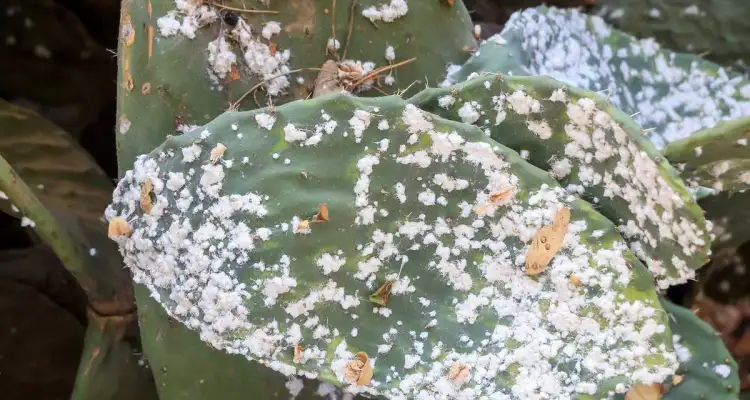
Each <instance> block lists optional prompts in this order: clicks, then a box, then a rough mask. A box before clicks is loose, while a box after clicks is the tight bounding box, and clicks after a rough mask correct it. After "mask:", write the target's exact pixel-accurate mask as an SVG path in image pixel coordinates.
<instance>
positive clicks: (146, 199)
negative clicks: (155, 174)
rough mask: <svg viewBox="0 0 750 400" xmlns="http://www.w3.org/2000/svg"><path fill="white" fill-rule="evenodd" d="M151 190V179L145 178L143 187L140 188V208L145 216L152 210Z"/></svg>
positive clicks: (152, 188)
mask: <svg viewBox="0 0 750 400" xmlns="http://www.w3.org/2000/svg"><path fill="white" fill-rule="evenodd" d="M153 190H154V184H153V183H152V182H151V179H149V178H146V180H145V181H144V182H143V185H142V186H141V198H140V203H141V208H142V209H143V211H145V212H146V214H150V213H151V210H152V209H153V208H154V201H153V199H152V198H151V195H152V194H153Z"/></svg>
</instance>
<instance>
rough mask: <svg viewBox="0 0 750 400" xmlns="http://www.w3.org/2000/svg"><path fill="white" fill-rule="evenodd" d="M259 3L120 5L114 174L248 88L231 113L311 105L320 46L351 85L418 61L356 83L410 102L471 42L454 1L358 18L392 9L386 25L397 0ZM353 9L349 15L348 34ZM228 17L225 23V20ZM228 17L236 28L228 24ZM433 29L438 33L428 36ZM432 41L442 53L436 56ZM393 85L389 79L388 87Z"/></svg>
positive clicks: (140, 1) (149, 0)
mask: <svg viewBox="0 0 750 400" xmlns="http://www.w3.org/2000/svg"><path fill="white" fill-rule="evenodd" d="M178 3H179V4H180V5H181V6H182V7H181V8H178V7H177V4H178ZM208 3H211V4H222V5H223V6H221V7H218V6H216V7H214V6H211V5H210V4H208ZM262 3H263V2H260V1H254V2H249V3H248V2H243V1H221V2H218V1H212V2H194V1H169V0H126V1H123V2H122V13H121V15H122V17H121V22H120V45H119V49H118V61H119V74H118V127H117V131H118V133H119V134H118V135H117V137H118V141H119V143H118V145H119V147H118V159H119V160H120V163H121V164H120V165H121V166H127V165H131V164H132V163H133V161H134V160H135V157H136V156H137V155H138V154H141V153H142V152H144V151H146V150H145V149H153V148H154V147H156V146H157V145H159V144H160V143H161V142H162V141H163V140H164V138H165V135H166V134H167V133H169V132H171V131H173V130H174V129H175V127H179V128H180V129H181V130H183V131H184V130H189V129H190V126H191V125H195V124H197V125H202V124H204V123H206V122H207V121H209V120H211V119H213V118H214V117H216V116H217V115H219V114H220V113H222V112H223V111H224V110H226V109H228V108H229V107H230V106H231V105H232V104H233V103H235V102H237V101H238V100H239V99H240V98H241V97H242V96H243V94H245V93H248V92H249V91H250V89H253V88H255V89H256V90H254V91H253V92H252V93H248V94H247V95H246V96H245V97H244V100H243V101H242V102H240V104H239V108H240V109H253V108H258V107H265V106H267V105H271V104H273V105H277V106H278V105H280V104H283V103H285V102H288V101H291V100H295V99H304V98H307V97H309V96H310V95H311V93H312V92H313V87H314V85H315V81H316V76H317V75H318V73H319V69H320V68H321V67H322V66H323V63H324V61H326V60H337V58H336V57H335V56H334V55H331V54H330V53H327V45H328V41H329V39H332V38H333V37H334V36H335V37H336V40H338V43H339V50H338V51H337V56H338V57H339V58H341V57H343V55H344V48H345V47H346V48H347V54H346V59H347V60H349V61H351V63H349V64H348V65H349V67H350V68H351V69H352V71H350V76H349V77H348V78H347V79H348V80H349V81H356V80H357V79H356V77H357V76H362V74H363V73H365V71H371V70H372V68H380V67H387V66H389V65H394V64H397V63H399V62H403V61H407V60H409V59H412V58H414V57H416V59H415V60H414V61H412V62H410V63H408V64H406V65H403V66H400V67H397V68H394V69H393V70H391V71H389V72H383V73H381V74H380V75H379V79H378V80H379V83H378V84H377V87H376V86H375V85H370V84H365V85H361V86H358V88H359V89H363V88H367V89H368V90H360V91H359V92H358V94H359V95H361V96H380V95H381V94H382V93H387V94H393V93H399V92H403V91H407V89H408V90H409V91H408V93H412V94H413V93H416V92H417V91H418V90H419V88H420V87H423V86H424V85H425V84H426V83H429V82H436V81H438V80H439V79H442V77H443V75H444V70H445V66H446V64H449V63H462V62H464V61H465V60H466V59H467V58H468V57H469V55H470V53H469V50H470V49H474V48H476V45H477V44H476V41H475V39H474V37H473V35H472V23H471V18H470V16H469V13H468V11H467V10H466V8H465V7H464V6H463V4H462V3H461V2H456V3H455V4H454V5H453V6H452V7H451V6H449V5H447V4H442V3H441V2H440V1H438V0H436V1H434V2H431V3H430V4H426V3H424V2H423V4H420V5H419V6H418V9H416V10H415V9H413V8H414V7H416V6H417V5H416V4H411V6H412V9H411V10H410V11H408V12H407V13H406V14H405V15H403V16H402V17H399V18H397V19H395V20H393V21H391V22H383V21H378V22H376V23H373V22H371V21H370V20H369V19H368V18H366V17H365V16H364V15H363V13H365V14H367V15H370V16H373V14H371V13H367V12H366V10H369V9H370V7H376V9H375V11H376V13H375V16H377V11H378V10H381V9H382V8H383V6H385V5H387V4H390V6H391V8H393V11H394V14H393V15H394V16H395V15H400V14H401V13H403V11H404V10H403V6H405V5H406V1H404V0H393V1H392V2H390V3H388V2H386V1H385V0H356V3H353V2H352V0H338V1H331V0H328V1H315V0H289V1H284V2H270V6H265V5H263V4H262ZM352 4H355V6H354V9H353V11H354V13H353V16H354V18H353V20H352V22H353V23H352V25H351V27H352V28H351V34H350V35H348V31H349V21H350V10H351V7H350V6H351V5H352ZM334 5H335V8H334ZM222 7H229V8H235V9H240V10H241V9H242V8H243V7H247V8H253V9H257V10H259V11H261V12H268V11H272V12H276V13H273V14H269V13H250V12H242V11H233V10H230V9H228V8H222ZM229 12H232V13H233V15H234V17H231V18H230V17H227V18H224V17H223V16H224V15H226V13H229ZM237 16H239V18H240V19H241V20H242V21H243V22H238V21H237V18H238V17H237ZM232 18H234V20H232ZM373 18H375V17H374V16H373ZM334 19H335V23H334ZM386 19H388V20H390V18H386ZM232 23H235V24H236V27H235V28H233V27H232V25H231V24H232ZM277 23H278V24H277ZM435 26H440V29H438V30H435V29H434V27H435ZM334 27H335V34H334V31H333V30H334ZM165 35H166V36H165ZM229 36H233V37H234V38H235V39H230V38H229ZM347 36H349V40H347ZM239 42H242V43H244V45H243V46H240V45H239V44H238V43H239ZM436 44H439V46H440V51H434V50H435V47H434V46H435V45H436ZM240 47H242V49H240ZM388 47H393V49H394V54H393V55H394V58H393V60H392V61H389V60H387V59H386V52H387V49H388ZM341 61H344V60H343V59H342V60H341ZM293 71H294V72H293ZM357 71H358V72H357ZM389 76H390V78H388V77H389ZM391 78H393V79H394V82H393V83H392V84H391V85H388V83H389V81H390V79H391ZM352 83H353V82H352ZM121 172H123V171H121Z"/></svg>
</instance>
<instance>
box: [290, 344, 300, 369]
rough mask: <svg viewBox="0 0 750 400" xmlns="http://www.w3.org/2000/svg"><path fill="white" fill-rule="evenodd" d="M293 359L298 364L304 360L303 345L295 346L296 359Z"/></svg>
mask: <svg viewBox="0 0 750 400" xmlns="http://www.w3.org/2000/svg"><path fill="white" fill-rule="evenodd" d="M292 361H294V362H295V363H297V364H299V363H301V362H302V346H301V345H299V344H298V345H296V346H294V359H293V360H292Z"/></svg>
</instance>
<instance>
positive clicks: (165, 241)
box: [106, 94, 677, 399]
mask: <svg viewBox="0 0 750 400" xmlns="http://www.w3.org/2000/svg"><path fill="white" fill-rule="evenodd" d="M219 144H222V145H223V146H225V147H226V149H225V150H224V151H223V156H222V157H221V158H220V159H219V158H217V157H216V156H217V155H218V154H219V153H221V152H220V151H216V150H212V149H221V148H222V146H219ZM212 153H213V157H212V156H211V154H212ZM212 158H213V159H214V160H215V161H216V164H213V163H212V162H211V159H212ZM147 181H149V182H151V184H152V187H153V193H151V194H150V196H148V197H144V198H146V199H151V201H152V203H153V206H152V207H151V208H150V212H149V213H145V212H144V211H143V208H142V207H141V206H139V199H140V198H141V197H142V196H141V188H142V185H143V184H144V183H145V182H147ZM508 189H511V190H510V192H508V191H507V190H508ZM497 192H502V193H505V194H506V196H499V197H498V196H494V195H495V194H496V193H497ZM508 194H509V195H508ZM321 204H325V205H326V207H321ZM561 207H568V208H569V209H570V211H571V217H570V223H569V224H568V225H567V227H568V228H567V229H568V230H567V234H565V236H564V243H563V246H562V248H561V249H560V251H559V252H557V253H556V255H555V256H554V258H553V260H552V262H551V263H550V264H549V265H548V266H547V269H546V271H544V272H543V273H541V274H539V275H536V276H533V277H531V276H528V275H527V274H526V273H525V272H524V264H525V259H526V255H527V252H528V250H529V243H530V241H531V240H532V237H533V236H534V235H535V233H536V232H537V230H538V229H539V228H540V227H541V226H543V225H550V224H551V223H552V217H553V216H554V215H555V213H556V212H557V211H558V210H559V209H560V208H561ZM147 208H148V207H147ZM326 208H327V210H328V213H327V215H326V213H325V212H323V210H324V209H326ZM106 216H107V218H108V219H109V220H110V221H112V220H113V218H115V217H121V218H124V219H126V220H127V221H128V223H129V224H130V226H131V227H132V229H133V231H132V233H131V234H130V235H129V236H120V237H118V238H117V239H116V240H117V241H118V244H119V245H120V248H121V251H122V253H123V255H124V258H125V263H126V265H127V266H128V267H129V268H130V269H131V270H132V272H133V277H134V280H135V281H136V282H138V283H140V284H142V285H145V286H146V287H148V289H149V290H150V293H151V296H153V297H154V298H155V299H157V301H158V302H159V303H161V306H162V307H164V308H165V309H166V311H167V312H168V314H169V315H170V316H172V317H173V318H175V319H176V320H178V321H180V323H182V324H185V326H187V327H189V328H190V329H192V330H193V331H194V333H193V335H195V336H199V337H200V338H201V340H202V341H203V342H205V343H207V345H208V344H210V345H212V346H214V347H216V348H218V349H222V350H224V351H225V352H227V353H235V354H241V355H244V356H246V357H247V358H248V359H250V360H257V361H259V362H261V363H263V364H265V365H266V366H268V367H269V368H271V369H273V370H276V371H279V372H280V373H282V374H284V375H300V376H305V377H308V378H315V379H319V380H321V381H323V382H326V383H330V384H333V385H336V386H340V387H343V388H345V389H346V390H347V391H349V392H352V393H363V394H370V395H375V394H378V395H383V396H386V397H388V398H394V399H395V398H403V399H405V398H409V399H425V398H438V399H444V398H445V399H447V398H449V397H450V396H459V397H467V398H482V397H487V398H493V397H506V398H509V399H522V398H529V397H530V396H531V397H533V396H535V395H538V396H552V395H554V396H560V395H562V396H566V397H568V398H590V397H591V396H594V397H596V398H601V397H606V396H611V395H612V394H614V393H616V392H619V393H622V392H624V391H626V390H627V388H628V387H629V386H630V385H632V384H634V383H636V382H661V381H662V380H664V379H665V378H667V377H668V376H670V375H671V374H672V373H673V372H674V369H675V368H676V367H677V362H676V355H675V354H674V353H673V351H672V347H671V333H670V331H669V327H668V321H667V319H666V316H665V314H664V313H663V312H661V311H662V309H661V307H660V304H659V300H658V297H657V296H656V291H655V288H654V285H653V280H652V278H651V275H650V274H649V273H648V271H647V269H646V268H645V267H644V266H643V265H642V264H641V263H640V262H639V261H638V259H637V258H636V257H635V255H634V254H632V253H631V252H630V251H629V250H628V249H627V245H626V244H625V242H624V241H623V239H622V237H621V236H620V235H619V233H618V232H617V230H616V227H615V226H614V225H613V224H612V223H611V222H610V221H609V220H607V219H606V218H604V217H603V216H602V215H600V214H599V213H598V212H597V211H596V210H595V209H594V207H592V206H591V205H589V204H588V203H586V202H584V201H582V200H580V199H577V198H576V197H574V196H573V195H570V194H568V193H566V192H565V191H564V190H563V189H562V188H561V187H560V186H559V185H558V184H557V182H555V180H554V179H552V178H551V177H549V176H548V174H547V173H546V172H544V171H542V170H540V169H537V168H536V167H534V166H532V165H530V164H528V163H526V162H525V161H524V160H522V159H521V158H520V157H519V155H518V154H517V153H516V152H514V151H512V150H510V149H508V148H506V147H504V146H502V145H499V144H497V143H496V142H494V141H493V140H491V139H490V138H488V137H487V136H486V135H485V134H484V133H483V132H482V131H480V130H479V129H477V128H476V127H473V126H471V125H468V124H463V123H459V122H454V121H449V120H444V119H442V118H439V117H437V116H434V115H431V114H429V113H425V112H422V111H420V110H419V109H417V108H416V107H414V106H413V105H411V104H408V103H406V102H404V101H403V100H401V99H400V98H398V97H395V96H388V97H381V98H371V99H363V98H357V97H353V96H350V95H344V94H337V95H330V96H325V97H321V98H317V99H312V100H307V101H299V102H293V103H288V104H285V105H283V106H280V107H278V108H276V109H274V110H270V109H262V110H255V111H250V112H228V113H225V114H223V115H221V116H219V117H218V118H217V119H215V120H213V121H211V122H210V123H209V124H206V125H204V126H203V127H201V128H198V129H195V130H193V131H191V132H189V133H186V134H184V135H181V136H175V137H173V138H171V139H168V140H167V141H166V142H165V143H163V144H162V145H161V146H160V147H158V148H156V149H155V150H154V151H152V152H151V153H150V154H149V155H143V156H141V157H139V158H138V159H137V161H136V162H135V164H134V166H133V169H132V170H130V171H128V172H127V173H125V175H124V178H123V179H122V180H121V181H120V183H119V185H118V187H117V189H116V190H115V193H114V195H113V204H112V205H111V206H110V207H109V208H108V210H107V212H106ZM316 216H317V217H316ZM303 221H309V222H308V223H305V222H303ZM573 275H575V276H573ZM386 282H391V283H392V286H391V290H390V293H388V294H389V296H383V297H380V298H379V300H380V301H381V302H385V303H386V305H385V306H382V305H379V304H376V302H373V301H370V297H371V295H372V294H374V293H376V292H377V291H378V289H379V288H380V287H382V285H384V284H385V283H386ZM145 340H146V341H149V340H151V339H150V338H145ZM297 345H299V346H301V348H300V349H299V351H298V352H296V351H295V350H296V348H295V346H297ZM148 348H149V347H148V346H146V349H148ZM147 351H148V350H147ZM181 351H182V352H190V351H191V349H190V348H189V347H188V346H186V347H185V348H184V349H182V350H181ZM358 352H364V353H365V354H367V356H368V360H369V363H370V365H371V366H372V368H373V371H374V375H373V378H372V381H370V382H369V384H363V385H356V386H355V385H350V384H349V382H350V380H349V379H351V377H350V378H347V375H346V366H347V364H348V363H349V362H350V361H352V359H353V357H354V355H355V354H356V353H358ZM295 353H297V355H298V356H299V358H297V360H296V361H299V362H296V361H295ZM161 354H162V356H164V357H174V358H173V360H178V359H182V360H184V358H179V357H178V356H176V355H175V356H172V355H170V354H164V353H161ZM147 355H148V356H149V357H150V359H151V363H152V364H155V365H159V364H167V361H165V360H160V359H158V356H157V354H153V355H152V354H147ZM168 364H169V365H170V367H169V368H171V370H172V372H173V374H169V373H168V374H164V375H160V374H157V376H156V379H157V380H158V381H159V382H158V383H159V385H160V386H162V385H164V384H166V381H165V380H167V379H170V378H169V376H171V375H174V376H177V377H179V376H180V375H181V372H180V368H193V369H194V368H195V366H191V367H189V366H184V367H183V366H182V365H181V364H180V363H179V362H168ZM463 364H465V365H466V366H467V367H469V370H468V374H464V373H462V374H458V377H460V378H457V379H458V380H461V379H463V378H465V381H463V382H457V381H456V379H452V378H450V377H451V376H454V375H450V374H449V372H450V371H451V368H452V367H454V366H455V367H458V366H461V365H463ZM251 365H255V364H253V363H248V371H251V368H253V367H251ZM456 370H460V368H454V370H453V371H454V372H456ZM350 372H351V371H350ZM211 373H215V372H214V371H206V374H207V375H208V374H211ZM356 376H357V375H356V374H355V375H354V377H356ZM201 378H202V377H201V376H191V379H193V380H200V379H201ZM236 379H247V377H246V376H243V374H238V376H237V378H236ZM365 383H366V381H365ZM461 383H462V384H461ZM172 384H173V385H174V382H173V383H172ZM215 395H216V394H215V393H214V396H213V397H215Z"/></svg>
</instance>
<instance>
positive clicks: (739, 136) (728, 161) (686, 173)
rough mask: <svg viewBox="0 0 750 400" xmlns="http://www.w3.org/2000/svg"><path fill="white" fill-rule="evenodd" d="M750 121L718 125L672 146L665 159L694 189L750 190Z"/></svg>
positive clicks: (673, 143) (665, 153)
mask: <svg viewBox="0 0 750 400" xmlns="http://www.w3.org/2000/svg"><path fill="white" fill-rule="evenodd" d="M748 140H750V118H740V119H737V120H733V121H725V122H722V123H719V124H718V125H716V126H715V127H712V128H709V129H704V130H701V131H698V132H696V133H695V134H693V135H691V136H690V137H688V138H685V139H682V140H679V141H676V142H672V143H670V144H669V145H668V146H667V147H665V148H664V150H663V153H664V156H665V157H666V158H667V159H668V160H669V162H670V163H672V164H674V165H676V166H677V167H678V168H679V169H680V171H681V173H680V175H681V176H682V178H683V179H684V180H685V181H686V182H688V183H690V184H691V186H694V187H698V186H705V187H709V188H711V189H714V190H715V191H722V190H729V191H741V190H746V189H750V146H748Z"/></svg>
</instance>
